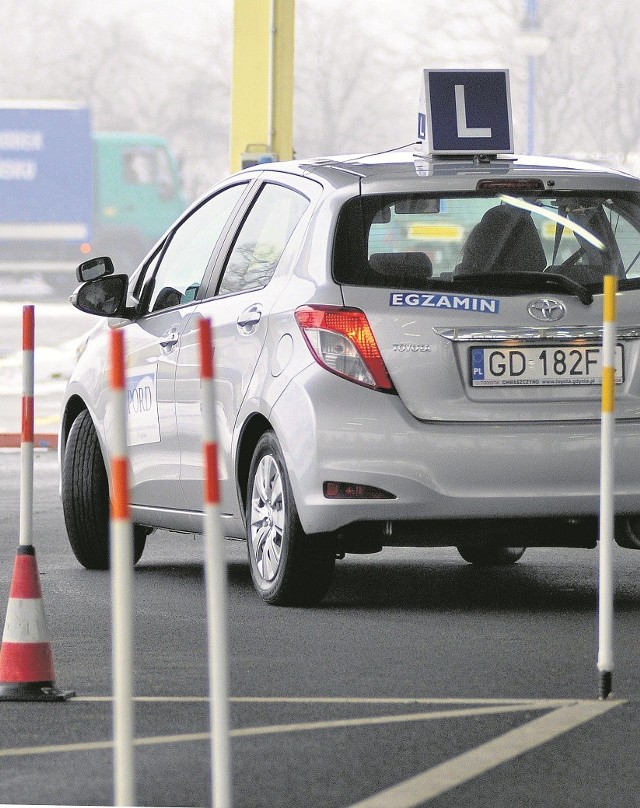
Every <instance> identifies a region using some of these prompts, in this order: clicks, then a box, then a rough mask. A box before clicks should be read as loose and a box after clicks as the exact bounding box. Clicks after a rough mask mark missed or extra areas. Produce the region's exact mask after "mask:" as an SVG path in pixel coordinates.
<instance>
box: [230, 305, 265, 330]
mask: <svg viewBox="0 0 640 808" xmlns="http://www.w3.org/2000/svg"><path fill="white" fill-rule="evenodd" d="M261 318H262V306H259V305H256V306H250V307H249V308H248V309H245V310H244V311H243V312H242V314H241V315H240V316H239V317H238V319H237V321H236V322H237V324H238V331H240V333H241V334H253V332H254V331H255V330H256V328H257V327H258V323H259V322H260V320H261Z"/></svg>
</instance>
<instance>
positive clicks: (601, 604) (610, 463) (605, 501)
mask: <svg viewBox="0 0 640 808" xmlns="http://www.w3.org/2000/svg"><path fill="white" fill-rule="evenodd" d="M616 292H617V280H616V278H615V276H613V275H607V276H605V278H604V313H603V329H602V426H601V450H600V546H599V574H598V578H599V589H598V671H599V672H600V675H599V697H600V698H601V699H606V698H607V696H608V695H609V694H610V693H611V684H612V672H613V592H614V581H613V541H614V538H613V533H614V521H615V509H614V494H613V491H614V447H613V441H614V429H615V395H616V372H615V356H616Z"/></svg>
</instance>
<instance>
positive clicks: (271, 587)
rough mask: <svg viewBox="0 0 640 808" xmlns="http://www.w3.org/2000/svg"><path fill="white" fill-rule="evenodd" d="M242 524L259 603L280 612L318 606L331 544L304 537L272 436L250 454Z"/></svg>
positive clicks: (329, 570)
mask: <svg viewBox="0 0 640 808" xmlns="http://www.w3.org/2000/svg"><path fill="white" fill-rule="evenodd" d="M246 524H247V548H248V553H249V564H250V567H251V577H252V578H253V584H254V586H255V588H256V591H257V592H258V594H259V595H260V597H261V598H262V599H263V600H264V601H266V602H267V603H271V604H273V605H279V606H294V605H298V606H311V605H315V604H316V603H319V602H320V601H321V600H322V598H323V597H324V596H325V594H326V593H327V590H328V589H329V586H330V585H331V580H332V578H333V570H334V567H335V542H334V541H333V539H331V538H330V537H329V536H326V535H322V534H320V535H315V536H311V535H307V534H306V533H305V532H304V531H303V529H302V525H301V524H300V519H299V518H298V511H297V508H296V504H295V502H294V500H293V493H292V491H291V485H290V482H289V475H288V473H287V469H286V466H285V462H284V458H283V455H282V450H281V448H280V444H279V443H278V440H277V438H276V436H275V435H274V434H273V432H266V433H265V434H264V435H263V436H262V438H260V440H259V441H258V445H257V446H256V449H255V451H254V454H253V459H252V461H251V466H250V468H249V479H248V486H247V504H246Z"/></svg>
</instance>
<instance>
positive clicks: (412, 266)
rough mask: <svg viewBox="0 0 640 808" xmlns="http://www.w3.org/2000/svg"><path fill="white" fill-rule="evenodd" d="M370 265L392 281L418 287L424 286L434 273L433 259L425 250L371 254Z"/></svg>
mask: <svg viewBox="0 0 640 808" xmlns="http://www.w3.org/2000/svg"><path fill="white" fill-rule="evenodd" d="M369 265H370V266H371V269H373V271H374V272H376V273H377V274H378V275H382V276H384V277H385V278H387V279H388V280H389V281H390V282H392V283H396V284H398V283H403V284H405V285H409V286H418V288H423V287H424V283H425V281H426V280H427V279H428V278H430V277H431V275H432V274H433V265H432V263H431V259H430V258H429V256H428V255H427V254H426V253H423V252H390V253H374V254H373V255H371V256H369Z"/></svg>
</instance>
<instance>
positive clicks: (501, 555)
mask: <svg viewBox="0 0 640 808" xmlns="http://www.w3.org/2000/svg"><path fill="white" fill-rule="evenodd" d="M526 549H527V548H526V547H481V546H480V547H479V546H474V545H460V546H459V547H458V552H459V553H460V555H461V556H462V558H464V560H465V561H468V562H469V563H470V564H478V565H479V566H483V567H506V566H508V565H509V564H515V563H516V561H519V560H520V559H521V558H522V556H523V555H524V551H525V550H526Z"/></svg>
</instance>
